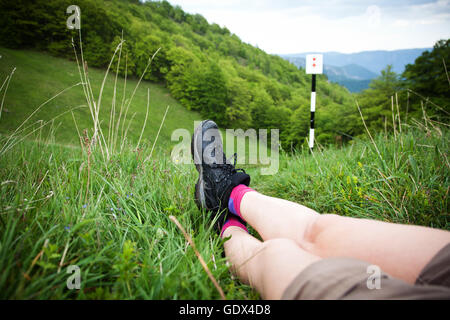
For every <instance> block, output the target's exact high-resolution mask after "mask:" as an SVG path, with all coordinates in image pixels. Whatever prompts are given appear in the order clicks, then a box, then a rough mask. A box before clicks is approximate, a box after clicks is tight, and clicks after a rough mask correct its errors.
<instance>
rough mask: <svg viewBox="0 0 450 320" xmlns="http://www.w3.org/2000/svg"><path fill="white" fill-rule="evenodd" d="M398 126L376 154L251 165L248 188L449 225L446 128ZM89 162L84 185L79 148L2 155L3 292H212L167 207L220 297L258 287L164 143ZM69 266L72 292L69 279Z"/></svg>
mask: <svg viewBox="0 0 450 320" xmlns="http://www.w3.org/2000/svg"><path fill="white" fill-rule="evenodd" d="M405 131H406V127H404V133H403V134H402V135H401V136H398V137H399V138H398V139H397V140H394V139H393V138H392V137H389V138H386V137H383V136H379V137H378V138H377V139H376V143H377V146H378V148H379V149H380V155H381V158H382V160H381V159H380V157H379V156H378V154H377V153H376V152H375V149H374V147H373V145H372V144H371V143H370V142H367V141H360V142H358V143H357V144H355V145H352V146H349V147H346V148H343V149H339V150H332V149H330V150H324V151H323V152H321V151H318V152H317V153H316V154H315V157H312V156H311V155H309V154H308V153H302V154H298V155H296V156H293V157H286V156H283V157H282V161H281V167H280V172H279V173H278V174H276V175H273V176H261V175H260V174H259V170H258V168H249V170H248V171H249V172H250V174H251V175H252V181H253V182H252V186H253V187H254V188H256V189H257V190H259V191H261V192H264V193H266V194H269V195H273V196H278V197H282V198H285V199H290V200H293V201H297V202H299V203H302V204H305V205H307V206H310V207H312V208H314V209H316V210H319V211H320V212H327V213H336V214H340V215H348V216H353V217H365V218H373V219H378V220H383V221H391V222H401V223H414V224H421V225H426V226H432V227H439V228H443V229H447V230H450V219H449V216H448V212H449V208H448V198H447V196H446V195H447V193H448V190H449V175H448V172H449V170H448V169H449V164H448V160H447V158H446V153H447V152H448V147H449V146H448V141H449V137H450V136H449V132H448V130H442V129H440V130H434V129H433V130H430V131H428V132H427V131H426V130H425V129H418V128H412V129H409V130H408V132H406V133H405ZM144 151H147V150H144ZM90 163H91V164H90V175H91V178H90V183H89V187H88V186H87V181H88V180H87V179H88V160H87V156H86V153H85V152H82V150H81V149H79V148H75V149H73V148H67V147H63V146H60V145H53V144H46V143H41V144H39V143H32V142H25V143H23V144H21V145H19V146H17V147H16V148H15V149H13V150H12V151H11V152H9V153H7V154H6V155H5V156H4V157H2V158H0V179H1V181H2V184H1V187H0V188H1V199H0V203H1V205H0V213H1V215H0V219H1V223H2V228H1V232H0V241H1V250H0V268H1V269H2V270H3V272H2V275H1V277H0V288H1V290H0V292H1V297H2V298H125V299H127V298H146V299H169V298H170V299H216V298H219V294H218V293H217V291H216V290H215V288H214V286H213V284H212V283H211V281H210V280H209V279H208V277H207V276H206V274H205V272H204V271H203V269H202V268H201V265H200V263H199V261H198V260H197V258H196V256H195V254H194V252H193V250H192V249H191V248H190V247H189V246H187V244H186V241H185V240H184V238H183V237H182V235H181V233H180V231H179V230H178V229H177V228H176V227H175V225H174V224H173V223H172V222H171V221H170V220H169V219H168V217H169V215H174V216H176V217H177V218H178V219H179V221H180V222H181V223H182V225H184V226H185V228H186V229H187V231H188V233H190V234H191V235H192V236H193V239H194V241H195V243H196V244H197V247H198V249H199V251H200V253H201V254H202V256H203V257H204V258H205V260H206V261H207V263H208V266H209V268H210V269H211V271H212V273H213V275H214V276H215V277H216V278H217V279H218V281H219V283H220V285H221V286H222V288H223V290H224V291H225V293H226V295H227V298H229V299H246V298H257V297H258V296H257V294H256V293H255V292H254V291H252V290H251V289H250V288H249V287H247V286H245V285H242V284H240V283H239V281H237V280H235V279H232V278H231V277H230V275H229V272H228V268H227V266H226V264H225V260H224V259H223V258H222V257H221V253H222V245H221V243H220V240H219V239H218V238H217V237H216V236H215V235H214V233H213V232H212V231H211V230H210V220H208V219H207V218H206V215H205V214H203V213H202V212H200V211H199V210H198V209H197V208H196V206H195V204H194V201H193V197H192V193H193V186H194V183H195V179H196V172H195V169H194V168H193V165H176V164H174V163H173V162H171V161H170V160H169V159H168V157H167V156H166V155H164V154H162V153H157V154H155V155H154V158H153V159H152V160H151V161H150V162H147V163H143V162H142V160H141V159H138V158H137V156H136V153H134V152H132V151H126V152H123V153H121V154H120V155H117V156H115V157H113V159H111V161H110V162H108V163H104V162H102V160H101V157H100V154H99V153H98V152H97V153H94V154H93V155H92V157H91V159H90ZM17 168H21V170H17ZM66 250H67V251H66ZM40 252H42V254H41V253H40ZM65 252H66V253H65ZM64 253H65V254H64ZM62 257H64V259H62ZM62 260H63V264H62V268H61V270H62V271H61V272H59V273H58V268H59V264H60V263H61V261H62ZM73 264H75V265H78V266H79V267H80V269H81V271H82V290H80V291H76V290H68V289H67V288H66V281H67V279H68V277H69V275H68V274H67V273H66V269H67V267H68V265H73Z"/></svg>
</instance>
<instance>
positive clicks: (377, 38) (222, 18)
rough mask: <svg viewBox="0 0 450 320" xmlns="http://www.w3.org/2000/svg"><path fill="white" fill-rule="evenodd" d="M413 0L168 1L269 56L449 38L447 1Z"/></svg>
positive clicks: (398, 45) (413, 44)
mask: <svg viewBox="0 0 450 320" xmlns="http://www.w3.org/2000/svg"><path fill="white" fill-rule="evenodd" d="M414 1H415V2H416V3H417V2H419V1H420V2H421V3H418V4H408V2H405V1H399V2H397V1H395V2H392V1H386V2H384V1H378V2H377V4H376V5H374V4H373V3H374V2H375V1H373V2H371V1H357V0H328V1H317V0H316V1H313V0H306V1H302V2H299V1H291V0H283V1H269V0H247V1H239V0H228V1H212V0H190V1H187V0H172V1H171V0H169V2H171V3H172V4H174V5H175V4H180V5H181V7H182V8H183V9H185V10H186V11H188V12H190V13H200V14H202V15H203V16H204V17H205V18H206V19H207V20H208V21H209V22H210V23H212V22H216V23H218V24H219V25H222V26H226V27H227V28H228V29H229V30H230V31H231V32H233V33H235V34H237V35H238V36H239V37H240V38H241V39H242V40H243V41H244V42H248V43H250V44H253V45H257V46H258V47H260V48H261V49H263V50H265V51H267V52H269V53H295V52H304V51H340V52H357V51H363V50H393V49H400V48H419V47H431V46H433V44H434V43H435V42H436V41H437V40H439V39H442V38H450V0H439V1H435V2H427V3H423V1H422V0H414ZM424 1H425V0H424Z"/></svg>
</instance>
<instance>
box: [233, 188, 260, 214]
mask: <svg viewBox="0 0 450 320" xmlns="http://www.w3.org/2000/svg"><path fill="white" fill-rule="evenodd" d="M250 191H255V190H253V189H252V188H249V187H247V186H246V185H244V184H240V185H238V186H237V187H234V188H233V190H232V191H231V195H230V200H228V210H230V212H231V213H232V214H235V215H237V216H238V217H240V218H241V219H244V218H243V217H242V214H241V201H242V197H243V196H244V194H246V193H247V192H250Z"/></svg>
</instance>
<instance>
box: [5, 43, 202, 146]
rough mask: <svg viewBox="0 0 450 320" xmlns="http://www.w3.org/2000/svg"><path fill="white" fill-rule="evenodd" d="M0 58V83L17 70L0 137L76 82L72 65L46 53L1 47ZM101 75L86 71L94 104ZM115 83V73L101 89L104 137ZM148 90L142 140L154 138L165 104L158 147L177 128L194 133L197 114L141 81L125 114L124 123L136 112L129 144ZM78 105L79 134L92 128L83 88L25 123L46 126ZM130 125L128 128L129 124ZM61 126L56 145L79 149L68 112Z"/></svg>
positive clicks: (135, 134) (132, 82) (134, 138)
mask: <svg viewBox="0 0 450 320" xmlns="http://www.w3.org/2000/svg"><path fill="white" fill-rule="evenodd" d="M0 55H1V56H2V58H1V59H0V77H1V78H0V79H1V82H3V81H4V79H5V77H6V76H7V75H8V74H9V73H10V72H11V70H12V69H13V67H17V70H16V71H15V73H14V75H13V77H12V80H11V83H10V84H9V88H8V92H7V95H6V99H5V105H4V108H6V111H7V112H5V110H4V112H3V114H2V119H1V121H0V133H3V134H5V133H9V132H11V131H13V130H15V129H16V128H17V127H18V126H19V125H20V124H21V123H22V121H23V120H25V119H26V118H27V117H28V115H30V114H31V113H32V112H33V111H34V110H35V109H36V108H37V107H38V106H39V105H40V104H42V103H44V102H45V101H46V100H48V99H50V98H51V97H53V96H54V95H56V94H58V93H59V92H61V91H62V90H64V89H66V88H69V87H70V86H72V85H74V84H76V83H78V82H80V76H79V73H78V68H77V65H76V63H75V62H73V61H67V60H65V59H60V58H55V57H51V56H49V55H47V54H44V53H39V52H34V51H25V50H10V49H5V48H0ZM104 75H105V71H104V70H99V69H89V78H90V82H91V85H92V88H93V92H94V96H95V97H96V100H98V95H99V92H100V87H101V83H102V81H103V78H104ZM114 80H115V76H114V74H112V73H110V74H109V76H108V80H107V82H106V85H105V88H104V90H103V98H102V103H101V111H100V119H102V120H103V121H104V122H103V124H102V127H103V130H104V132H105V133H106V132H107V128H108V125H109V115H110V111H111V104H112V97H113V93H114ZM136 84H137V80H136V79H128V80H127V83H126V99H129V98H130V97H131V94H132V92H133V90H134V88H135V86H136ZM123 86H124V80H123V79H120V78H119V80H118V85H117V103H116V117H117V116H118V114H119V110H118V106H120V103H121V101H122V97H123ZM147 88H149V89H150V110H149V116H148V121H147V125H146V129H145V132H144V136H143V139H144V142H146V141H148V140H150V143H152V142H153V141H152V140H153V138H154V137H155V136H156V133H157V131H158V128H159V126H160V123H161V120H162V118H163V115H164V112H165V110H166V107H167V105H170V109H169V112H168V114H167V118H166V120H165V123H164V127H163V130H162V131H161V134H160V137H159V139H160V140H159V142H160V143H159V144H160V145H165V144H167V143H169V142H170V135H171V133H172V131H173V130H175V129H177V128H186V129H188V130H190V131H192V130H193V121H194V120H199V119H200V116H199V115H198V114H197V113H195V112H190V111H188V110H186V109H185V108H183V107H182V106H181V105H180V104H179V103H178V102H177V101H176V100H175V99H173V98H172V97H171V96H170V93H169V91H168V90H167V89H166V88H164V87H163V86H162V85H159V84H153V83H150V82H146V81H144V82H142V83H141V84H140V86H139V88H138V90H137V92H136V95H135V96H134V99H133V101H132V104H131V106H130V109H129V111H128V116H127V119H128V120H130V119H131V117H132V116H133V114H134V113H136V115H135V117H134V119H133V121H132V122H131V126H130V130H129V134H128V138H129V140H130V141H133V142H134V143H136V142H137V140H138V139H139V135H140V132H141V128H142V125H143V123H144V119H145V114H146V107H147ZM2 95H3V91H2ZM78 106H83V107H82V108H78V109H76V110H74V115H75V119H76V121H77V125H78V127H79V129H80V131H82V130H83V129H84V128H91V127H92V118H91V115H90V112H89V109H88V108H87V103H86V99H85V97H84V94H83V89H82V87H81V85H79V86H76V87H74V88H72V89H70V90H68V91H65V92H64V93H63V94H61V95H60V96H58V97H57V98H55V99H54V100H52V101H50V102H49V103H48V104H46V105H45V106H44V107H43V108H42V109H41V110H40V111H39V112H38V113H37V114H36V115H35V116H34V117H33V118H32V119H30V121H29V123H30V124H31V123H33V122H35V121H37V120H40V119H43V120H44V121H45V120H50V119H52V118H53V117H55V116H57V115H59V114H61V113H63V112H65V111H67V110H70V109H71V108H75V107H78ZM128 120H127V122H126V126H127V125H128ZM60 123H61V125H60V126H59V129H58V130H57V132H56V138H57V140H58V141H59V142H62V143H69V144H73V145H76V144H79V143H78V138H77V131H76V127H75V124H74V121H73V119H72V116H71V114H70V112H69V113H67V114H65V115H64V116H62V117H60V118H58V119H57V120H56V121H55V126H58V125H59V124H60ZM47 127H48V126H47Z"/></svg>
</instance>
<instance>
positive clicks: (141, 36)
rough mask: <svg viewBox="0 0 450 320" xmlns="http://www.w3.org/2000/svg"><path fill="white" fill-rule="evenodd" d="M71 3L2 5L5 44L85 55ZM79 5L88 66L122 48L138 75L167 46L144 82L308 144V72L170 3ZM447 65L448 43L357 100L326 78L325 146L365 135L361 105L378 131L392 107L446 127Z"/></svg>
mask: <svg viewBox="0 0 450 320" xmlns="http://www.w3.org/2000/svg"><path fill="white" fill-rule="evenodd" d="M71 4H72V2H71V1H69V0H54V1H45V0H36V1H29V0H14V1H11V0H6V1H5V0H2V1H0V11H1V12H7V13H8V14H6V15H4V17H3V18H2V19H1V20H0V45H2V46H5V47H9V48H33V49H38V50H42V51H46V52H49V53H50V54H52V55H55V56H61V57H65V58H68V59H75V57H74V51H73V47H72V39H73V41H74V45H75V47H76V49H77V50H78V51H79V50H80V35H79V31H78V30H70V29H68V28H67V26H66V21H67V19H68V17H69V14H67V13H66V8H67V7H68V6H69V5H71ZM77 5H78V6H79V7H80V10H81V41H82V47H83V51H84V59H85V60H86V61H87V64H88V66H89V67H99V68H106V67H108V65H109V63H110V60H111V57H112V56H113V55H114V52H116V55H115V61H114V62H115V63H117V62H118V59H119V56H121V60H120V67H119V69H118V70H119V73H120V75H121V76H125V73H126V76H127V77H134V78H139V77H140V76H141V75H142V74H143V73H144V70H145V67H146V65H147V62H148V61H149V58H150V57H151V56H152V55H153V54H154V53H155V52H156V51H157V50H158V49H159V48H160V50H159V51H158V52H157V54H156V56H155V58H154V60H153V61H152V64H151V65H150V68H149V70H147V72H145V73H144V74H143V77H144V80H149V81H152V82H156V83H160V84H163V85H164V86H166V87H167V88H168V89H169V90H170V92H171V95H172V96H173V97H174V98H175V99H177V100H178V101H179V102H180V103H181V104H182V105H183V106H184V107H185V108H187V109H188V110H193V111H197V112H199V113H200V114H201V115H202V116H203V117H204V118H211V119H213V120H215V121H216V122H217V123H218V124H219V125H220V126H222V127H227V128H242V129H247V128H254V129H259V128H267V129H271V128H278V129H280V138H281V145H282V147H283V148H284V149H285V150H291V149H293V148H296V147H299V146H301V145H302V144H304V143H305V142H306V141H305V139H306V137H307V133H308V128H309V117H310V113H309V108H310V107H309V104H310V102H309V99H310V90H311V80H310V75H306V74H305V71H304V70H302V69H300V70H299V69H297V68H296V67H295V66H294V65H292V64H290V63H289V62H287V61H285V60H284V59H282V58H281V57H279V56H276V55H269V54H267V53H265V52H264V51H262V50H260V49H258V48H255V47H253V46H251V45H249V44H246V43H244V42H242V41H241V40H240V39H239V37H238V36H236V35H235V34H232V33H230V31H229V30H228V29H227V28H226V27H220V26H219V25H217V24H215V23H212V24H210V23H208V21H207V20H206V19H205V18H204V17H203V16H201V15H199V14H188V13H186V12H184V11H183V10H182V9H181V8H180V7H179V6H172V5H171V4H170V3H168V2H167V1H147V2H144V3H141V2H139V1H137V0H135V1H125V0H114V1H112V0H110V1H108V0H101V1H94V0H79V1H77ZM118 51H119V52H120V54H119V53H117V52H118ZM449 60H450V48H449V40H441V41H439V42H438V43H436V45H435V47H434V49H433V51H432V52H425V53H424V54H423V55H422V56H421V57H419V58H418V59H417V61H416V63H415V64H413V65H408V66H407V68H406V70H405V72H404V73H403V74H402V75H398V74H395V73H394V72H392V70H391V68H390V66H387V67H386V69H385V70H384V71H383V72H382V74H381V76H380V77H379V78H377V79H374V80H373V81H372V82H371V84H370V88H369V89H367V90H365V91H363V92H362V93H360V94H356V95H354V94H351V93H350V92H349V91H347V89H345V88H344V87H341V86H339V85H337V84H333V83H330V82H328V80H327V78H326V76H325V75H320V76H319V77H318V84H317V96H318V98H317V112H316V124H315V126H316V128H317V129H316V135H317V140H318V142H319V143H321V144H334V143H339V144H340V143H342V141H343V142H346V141H349V140H352V139H353V138H355V137H357V136H359V135H361V134H363V133H364V132H365V131H364V126H363V123H362V121H361V120H360V117H361V116H360V113H359V112H358V107H357V106H358V105H359V106H360V108H361V112H362V114H363V117H364V120H365V122H366V125H367V126H368V128H369V129H372V130H379V131H383V130H388V129H390V128H392V127H393V126H395V121H393V119H392V115H393V111H395V114H396V117H400V116H404V117H405V118H406V119H408V118H409V119H413V118H417V117H419V118H420V117H422V116H423V112H424V110H426V113H427V115H428V116H429V117H431V118H433V119H435V120H439V121H444V122H445V121H446V120H447V119H448V115H449V112H448V109H449V108H448V104H449V100H450V95H449V94H448V81H449V79H448V74H447V73H446V65H445V64H446V63H447V62H448V61H449ZM113 69H114V68H113ZM112 71H114V70H112ZM421 101H426V102H425V104H424V105H422V103H421Z"/></svg>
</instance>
